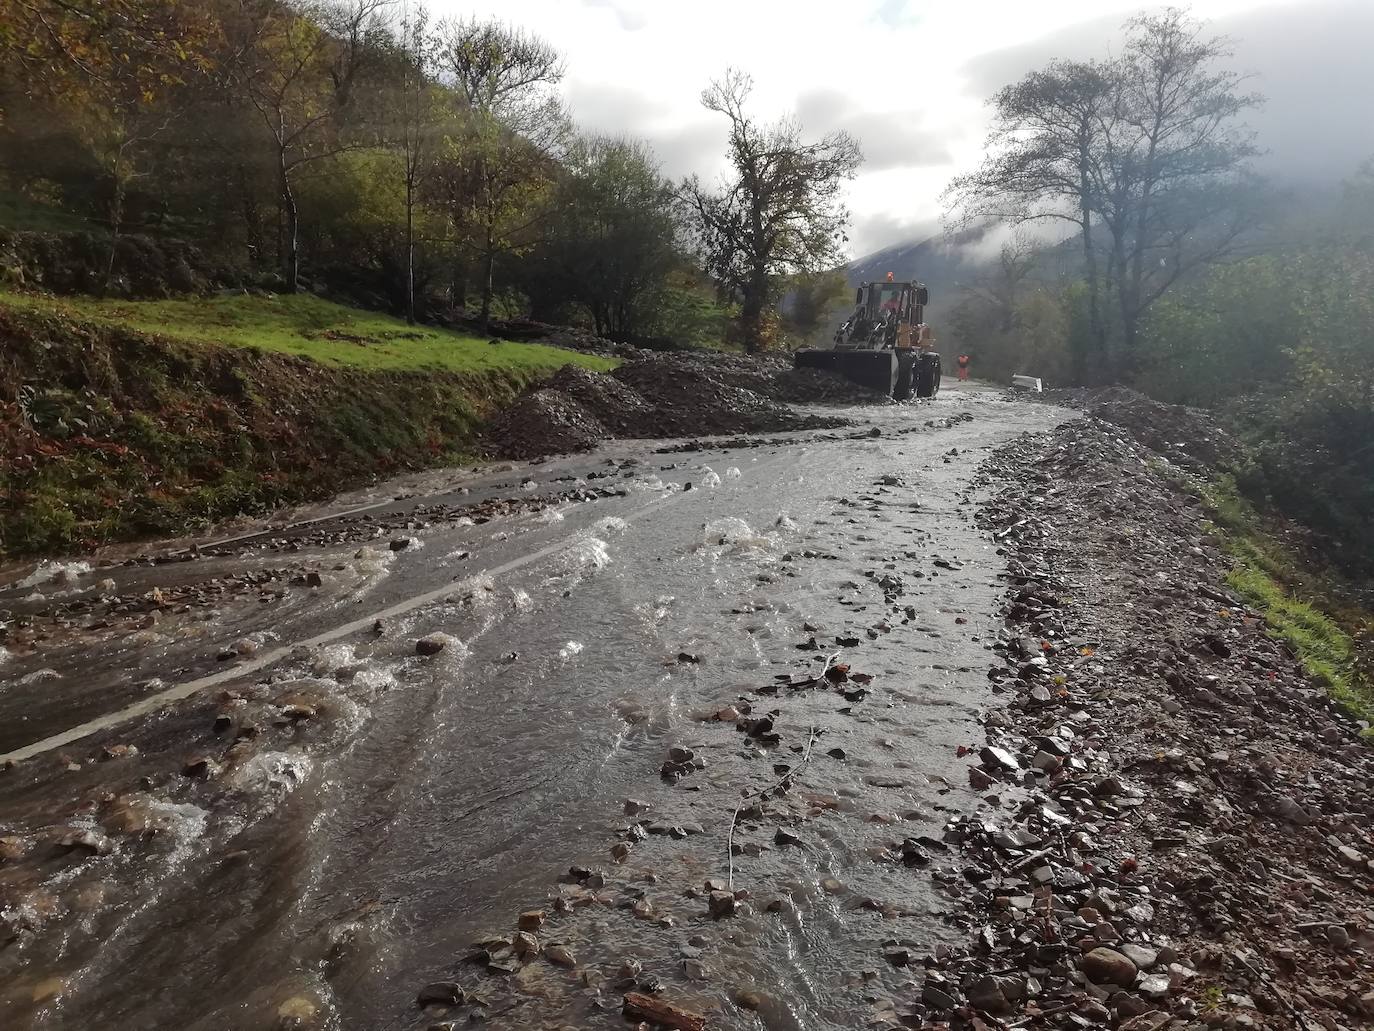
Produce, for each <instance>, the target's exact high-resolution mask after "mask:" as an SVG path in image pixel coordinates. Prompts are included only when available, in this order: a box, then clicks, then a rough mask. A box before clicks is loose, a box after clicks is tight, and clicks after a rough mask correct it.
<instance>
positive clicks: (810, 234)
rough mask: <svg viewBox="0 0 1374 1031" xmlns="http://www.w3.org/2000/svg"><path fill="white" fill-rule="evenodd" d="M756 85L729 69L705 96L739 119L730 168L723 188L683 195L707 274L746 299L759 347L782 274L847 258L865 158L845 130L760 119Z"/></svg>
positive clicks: (697, 186)
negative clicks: (815, 130)
mask: <svg viewBox="0 0 1374 1031" xmlns="http://www.w3.org/2000/svg"><path fill="white" fill-rule="evenodd" d="M752 91H753V80H752V79H751V78H750V77H749V76H748V75H747V74H745V73H743V72H741V71H738V70H735V69H729V70H728V71H726V73H725V76H724V78H722V79H721V80H719V81H717V82H713V83H712V84H711V85H710V86H709V87H708V88H707V89H706V90H705V91H704V92H703V93H702V95H701V102H702V105H703V106H705V107H706V109H707V110H709V111H715V112H718V113H719V114H723V115H724V116H725V117H726V118H727V119H729V121H730V142H729V151H728V156H729V160H730V166H731V171H730V173H729V174H728V175H727V176H726V177H725V178H724V180H723V181H722V182H721V183H720V184H719V185H718V186H717V187H716V188H714V189H711V188H708V187H705V186H703V185H702V183H701V182H700V181H699V180H698V179H696V178H692V179H689V180H687V181H686V182H685V183H684V184H683V188H682V194H683V196H684V198H685V200H686V202H687V205H688V207H689V210H690V212H691V215H692V222H693V224H694V228H695V231H696V235H697V238H698V244H699V248H700V251H701V255H702V258H703V259H704V262H705V265H706V269H707V272H708V273H709V274H710V275H711V277H712V278H713V279H714V280H715V282H716V284H717V286H718V287H719V288H720V289H721V290H722V291H723V292H724V293H726V294H728V295H730V296H732V297H736V298H738V299H739V301H740V308H741V322H742V325H743V331H744V344H745V347H746V349H748V350H750V351H757V350H759V349H761V348H762V347H763V346H765V345H766V343H767V333H766V331H765V321H766V320H765V315H766V313H767V311H768V310H769V309H770V307H771V306H772V305H773V303H774V302H775V299H776V297H775V294H776V291H777V280H778V277H781V276H788V275H796V274H800V273H806V272H819V271H822V270H824V269H826V268H830V267H833V266H835V265H837V264H839V263H840V262H841V261H842V260H843V248H844V244H845V243H847V242H848V238H847V237H846V236H845V227H846V226H847V225H848V222H849V212H848V211H847V210H846V209H845V208H844V205H843V204H842V203H841V200H840V192H841V190H842V188H843V185H844V183H845V182H846V181H848V180H850V179H852V178H854V175H855V173H856V172H857V171H858V167H859V165H860V163H861V162H862V160H863V155H862V153H861V152H860V150H859V144H858V142H857V141H855V139H854V138H853V137H852V136H850V135H849V134H848V133H845V132H832V133H829V134H828V135H826V136H825V137H823V138H822V139H821V140H820V141H818V142H816V143H804V142H802V130H801V126H800V125H799V124H798V122H797V121H796V119H795V118H790V117H789V118H783V119H781V120H779V121H777V122H774V123H772V124H770V125H762V124H760V123H758V122H757V121H755V120H754V119H753V118H751V117H750V116H749V115H748V114H747V113H746V111H745V104H746V102H747V101H748V99H749V94H750V93H751V92H752Z"/></svg>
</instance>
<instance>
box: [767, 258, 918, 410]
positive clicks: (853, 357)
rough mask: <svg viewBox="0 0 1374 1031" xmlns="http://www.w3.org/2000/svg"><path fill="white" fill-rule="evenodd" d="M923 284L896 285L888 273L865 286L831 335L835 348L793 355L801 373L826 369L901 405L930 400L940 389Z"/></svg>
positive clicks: (812, 349) (800, 352) (903, 283)
mask: <svg viewBox="0 0 1374 1031" xmlns="http://www.w3.org/2000/svg"><path fill="white" fill-rule="evenodd" d="M929 296H930V295H929V292H928V291H927V290H926V288H925V286H924V285H923V284H921V283H917V282H915V281H908V282H897V281H895V280H894V279H893V278H892V273H891V272H889V273H888V274H887V279H886V280H884V281H882V282H877V283H864V284H863V285H862V286H860V287H859V288H858V291H857V293H856V294H855V297H854V305H855V307H854V311H853V313H852V314H851V315H850V316H849V317H848V318H847V319H845V320H844V322H843V323H842V324H841V325H840V328H839V329H837V330H836V331H835V340H834V344H833V346H831V347H829V348H811V349H808V350H804V351H798V352H796V355H795V357H794V359H793V362H794V364H795V365H796V367H797V368H799V369H803V368H805V369H825V370H827V371H829V372H837V373H839V374H840V375H841V376H844V377H845V378H846V379H848V380H850V381H852V382H854V383H857V384H859V385H860V386H865V387H869V388H871V389H873V390H876V391H879V392H881V393H884V394H888V395H889V396H891V397H894V398H896V399H897V400H898V401H904V400H906V399H907V398H908V397H911V396H912V395H913V394H914V395H915V396H917V397H934V396H935V394H936V393H938V392H939V390H940V355H939V354H938V353H937V352H936V350H935V336H934V334H933V333H932V332H931V330H930V327H929V326H927V325H926V324H925V306H926V304H927V302H928V300H929Z"/></svg>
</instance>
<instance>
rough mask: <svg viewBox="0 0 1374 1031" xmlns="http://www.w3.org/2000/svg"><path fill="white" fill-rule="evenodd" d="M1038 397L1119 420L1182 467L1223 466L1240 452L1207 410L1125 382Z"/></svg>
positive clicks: (1118, 421) (1055, 392)
mask: <svg viewBox="0 0 1374 1031" xmlns="http://www.w3.org/2000/svg"><path fill="white" fill-rule="evenodd" d="M1038 399H1040V400H1044V401H1048V402H1051V403H1053V404H1062V405H1066V406H1069V407H1073V408H1081V409H1083V410H1084V411H1086V412H1088V413H1089V414H1090V415H1094V416H1096V417H1097V418H1099V419H1102V420H1104V421H1105V422H1109V423H1112V424H1113V425H1115V426H1120V427H1121V428H1122V429H1124V430H1126V431H1128V432H1129V433H1130V435H1131V436H1132V437H1134V438H1135V439H1136V440H1137V441H1139V442H1140V443H1142V444H1144V445H1145V446H1146V447H1148V448H1150V449H1151V450H1153V451H1157V452H1159V453H1160V454H1161V455H1163V456H1164V457H1166V458H1168V459H1169V460H1170V461H1171V462H1174V463H1175V464H1177V465H1181V466H1183V467H1184V468H1188V469H1198V468H1202V467H1204V466H1213V467H1216V466H1228V465H1231V464H1233V463H1234V462H1235V461H1236V459H1237V458H1238V457H1239V456H1240V445H1239V444H1237V442H1236V441H1235V440H1234V439H1233V438H1232V437H1231V436H1230V435H1229V434H1228V433H1226V431H1225V430H1222V429H1221V428H1219V427H1218V426H1217V425H1216V423H1215V422H1213V421H1212V419H1211V417H1210V416H1209V415H1208V414H1207V413H1206V412H1204V411H1200V410H1199V409H1196V408H1187V407H1185V406H1183V405H1170V404H1165V403H1163V402H1162V401H1156V400H1154V399H1153V398H1149V397H1146V396H1145V395H1144V394H1140V393H1137V392H1136V391H1134V390H1128V389H1126V388H1124V387H1109V388H1107V389H1105V390H1087V389H1082V388H1073V389H1064V390H1050V391H1046V392H1045V393H1043V394H1041V395H1039V396H1038Z"/></svg>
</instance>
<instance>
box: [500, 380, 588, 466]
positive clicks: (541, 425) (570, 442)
mask: <svg viewBox="0 0 1374 1031" xmlns="http://www.w3.org/2000/svg"><path fill="white" fill-rule="evenodd" d="M487 436H488V438H489V439H490V440H491V441H492V442H493V443H494V444H495V445H496V447H497V450H499V451H500V453H501V454H502V455H505V456H506V457H508V458H541V457H543V456H544V455H553V454H559V453H562V452H573V451H591V450H592V449H593V448H595V447H596V446H597V445H598V444H600V443H601V442H602V441H603V440H605V439H606V438H607V437H608V436H610V434H609V433H607V432H606V427H605V426H603V425H602V424H601V422H600V421H599V420H598V419H597V417H596V416H595V415H593V414H592V413H591V412H589V411H588V410H587V409H586V408H584V407H583V406H582V405H581V404H579V403H578V402H577V401H574V400H573V399H572V398H571V397H569V396H568V395H567V394H564V393H563V392H562V391H558V390H550V389H547V388H546V389H543V390H536V391H534V392H533V393H531V394H526V395H524V396H523V397H521V398H519V399H518V400H517V401H516V402H515V403H514V404H513V405H511V406H510V407H509V408H507V409H506V410H505V411H503V412H502V413H501V414H500V415H498V416H497V417H496V418H495V419H494V420H493V421H492V423H491V425H490V426H489V427H488V429H487Z"/></svg>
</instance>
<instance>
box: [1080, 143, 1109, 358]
mask: <svg viewBox="0 0 1374 1031" xmlns="http://www.w3.org/2000/svg"><path fill="white" fill-rule="evenodd" d="M1080 161H1081V162H1082V163H1081V164H1080V166H1079V179H1078V183H1079V190H1078V202H1079V215H1080V217H1081V218H1082V222H1083V273H1084V275H1086V276H1087V277H1088V341H1089V343H1090V345H1091V346H1092V347H1093V348H1095V349H1096V350H1097V352H1098V354H1099V356H1100V355H1101V354H1102V352H1104V351H1105V350H1106V349H1107V347H1106V340H1105V338H1104V334H1103V332H1102V307H1101V301H1100V300H1099V297H1098V285H1099V284H1098V278H1097V251H1096V250H1095V249H1094V248H1093V228H1092V208H1091V206H1090V204H1089V199H1088V193H1089V190H1088V168H1087V153H1086V150H1085V149H1084V150H1080ZM1074 364H1075V365H1076V366H1077V367H1076V368H1075V369H1074V376H1075V378H1076V379H1077V380H1078V382H1079V383H1080V384H1085V383H1086V381H1087V376H1088V368H1087V355H1086V354H1075V355H1074Z"/></svg>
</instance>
